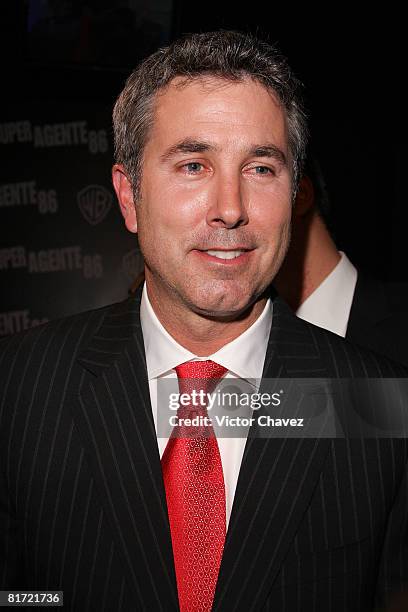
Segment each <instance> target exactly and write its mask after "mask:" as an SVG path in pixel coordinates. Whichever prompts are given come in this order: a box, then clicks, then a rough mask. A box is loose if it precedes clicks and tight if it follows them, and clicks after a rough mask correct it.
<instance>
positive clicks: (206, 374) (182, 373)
mask: <svg viewBox="0 0 408 612" xmlns="http://www.w3.org/2000/svg"><path fill="white" fill-rule="evenodd" d="M176 372H177V376H178V378H179V379H183V378H202V379H206V378H208V379H210V378H214V379H217V378H222V377H223V376H224V374H225V373H226V372H227V368H224V366H222V365H220V364H219V363H215V361H211V359H207V360H206V361H186V362H185V363H181V364H180V365H178V366H176Z"/></svg>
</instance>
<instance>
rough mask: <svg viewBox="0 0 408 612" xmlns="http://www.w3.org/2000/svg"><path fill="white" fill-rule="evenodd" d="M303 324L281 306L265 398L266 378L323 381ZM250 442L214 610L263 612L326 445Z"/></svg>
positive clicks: (310, 441)
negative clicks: (253, 611) (296, 378)
mask: <svg viewBox="0 0 408 612" xmlns="http://www.w3.org/2000/svg"><path fill="white" fill-rule="evenodd" d="M326 375H327V371H326V368H325V367H324V365H323V363H322V360H321V357H320V354H319V351H318V349H317V347H316V345H315V343H314V342H313V339H312V335H311V334H310V332H309V329H308V327H307V326H305V324H304V323H303V322H301V321H299V320H298V319H296V317H294V315H293V314H292V313H291V312H290V311H289V308H288V307H287V306H286V305H285V304H284V303H283V302H282V301H281V300H280V299H279V298H277V299H275V301H274V310H273V324H272V330H271V336H270V341H269V345H268V350H267V355H266V359H265V367H264V373H263V382H262V385H261V388H260V391H264V390H266V385H267V380H266V379H279V378H290V377H294V376H297V377H299V378H301V377H303V378H307V377H324V376H326ZM252 435H253V436H252V437H249V438H248V441H247V444H246V448H245V453H244V458H243V462H242V466H241V471H240V475H239V480H238V485H237V490H236V494H235V498H234V505H233V510H232V515H231V520H230V525H229V529H228V534H227V539H226V543H225V550H224V556H223V560H222V565H221V569H220V575H219V580H218V584H217V591H216V597H215V602H214V610H224V609H228V610H235V609H240V610H255V609H259V608H261V607H262V605H263V604H264V602H265V599H266V597H267V595H268V592H269V591H270V589H271V588H272V586H273V583H274V580H275V578H276V577H277V575H278V573H279V570H280V568H281V565H282V562H283V560H284V558H285V555H286V553H287V551H288V548H289V546H290V545H291V543H292V541H293V538H294V536H295V534H296V530H297V526H298V524H299V521H300V520H301V518H302V516H303V515H304V513H305V510H306V508H307V506H308V504H309V501H310V498H311V496H312V494H313V490H314V488H315V486H316V483H317V479H318V477H319V474H320V471H321V469H322V466H323V462H324V459H325V457H326V454H327V451H328V440H327V439H305V438H303V439H302V438H299V439H293V438H292V439H290V438H286V439H285V438H270V439H265V438H264V439H260V438H259V437H256V432H252Z"/></svg>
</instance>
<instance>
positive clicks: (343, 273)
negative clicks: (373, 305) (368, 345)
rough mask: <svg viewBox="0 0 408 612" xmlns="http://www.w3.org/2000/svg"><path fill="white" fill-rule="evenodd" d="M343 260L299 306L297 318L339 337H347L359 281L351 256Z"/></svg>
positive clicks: (344, 257)
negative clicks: (352, 305) (355, 291)
mask: <svg viewBox="0 0 408 612" xmlns="http://www.w3.org/2000/svg"><path fill="white" fill-rule="evenodd" d="M339 252H340V255H341V259H340V261H339V263H338V264H337V266H336V267H335V268H334V269H333V270H332V271H331V272H330V274H329V275H328V276H326V278H325V279H324V281H323V282H322V283H321V284H320V285H319V286H318V287H317V289H315V290H314V291H313V293H311V294H310V295H309V297H308V298H307V299H306V300H305V301H304V302H303V304H301V305H300V307H299V308H298V310H297V311H296V315H297V316H298V317H300V318H301V319H304V320H305V321H309V323H313V325H318V326H319V327H324V329H328V330H329V331H331V332H334V333H335V334H337V335H338V336H343V338H344V337H345V335H346V331H347V324H348V320H349V316H350V310H351V304H352V302H353V296H354V290H355V288H356V282H357V270H356V269H355V267H354V266H353V264H352V263H351V261H350V260H349V259H348V257H347V256H346V255H345V254H344V253H343V252H342V251H339Z"/></svg>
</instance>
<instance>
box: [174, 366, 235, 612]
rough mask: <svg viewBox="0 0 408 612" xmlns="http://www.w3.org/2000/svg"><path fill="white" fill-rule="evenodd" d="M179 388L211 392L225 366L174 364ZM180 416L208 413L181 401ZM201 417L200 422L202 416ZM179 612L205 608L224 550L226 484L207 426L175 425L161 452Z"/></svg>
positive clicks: (214, 440)
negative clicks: (182, 404) (183, 404)
mask: <svg viewBox="0 0 408 612" xmlns="http://www.w3.org/2000/svg"><path fill="white" fill-rule="evenodd" d="M176 372H177V376H178V380H179V390H180V393H188V394H189V395H190V397H191V395H192V391H197V392H200V391H203V392H204V393H211V392H212V391H213V390H214V389H215V387H216V385H217V383H218V382H219V379H220V378H221V377H222V376H224V374H225V373H226V372H227V370H226V368H224V367H223V366H220V365H218V364H217V363H214V361H189V362H186V363H183V364H181V365H180V366H177V367H176ZM177 416H178V417H179V418H191V417H196V416H198V417H202V418H203V419H204V418H205V417H208V412H207V407H206V405H200V406H195V405H193V403H192V404H190V405H188V406H185V407H184V406H180V408H179V409H178V412H177ZM201 422H202V421H201ZM162 470H163V479H164V486H165V489H166V498H167V508H168V513H169V521H170V531H171V539H172V544H173V555H174V565H175V569H176V578H177V589H178V596H179V603H180V610H181V612H209V611H210V610H211V607H212V603H213V599H214V593H215V586H216V584H217V579H218V572H219V569H220V564H221V557H222V553H223V549H224V542H225V532H226V518H225V485H224V476H223V472H222V464H221V457H220V451H219V448H218V444H217V438H216V437H215V434H214V430H213V428H212V425H208V424H205V425H202V424H200V425H198V426H197V427H195V426H194V427H183V426H182V425H181V426H179V427H175V428H174V429H173V432H172V434H171V436H170V438H169V441H168V443H167V446H166V448H165V451H164V453H163V457H162Z"/></svg>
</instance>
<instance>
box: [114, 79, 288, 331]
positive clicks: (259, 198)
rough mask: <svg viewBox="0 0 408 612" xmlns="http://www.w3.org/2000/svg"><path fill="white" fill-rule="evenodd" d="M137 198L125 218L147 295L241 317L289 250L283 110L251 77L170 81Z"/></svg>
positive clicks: (159, 104)
mask: <svg viewBox="0 0 408 612" xmlns="http://www.w3.org/2000/svg"><path fill="white" fill-rule="evenodd" d="M140 193H141V196H140V200H139V201H138V202H137V203H136V206H135V215H136V216H135V218H133V214H134V213H133V212H132V211H129V210H128V211H127V215H130V217H129V216H128V217H127V219H126V221H127V226H128V228H129V229H131V230H132V231H136V228H137V232H138V235H139V244H140V248H141V250H142V253H143V255H144V258H145V264H146V281H147V286H148V291H149V295H152V296H154V298H155V300H158V301H160V304H161V308H169V309H173V311H174V309H177V310H178V312H180V308H181V309H182V310H185V309H187V310H189V311H193V312H196V313H199V314H201V315H207V316H212V317H217V318H221V319H222V318H225V317H232V318H234V317H238V316H239V315H240V314H241V313H243V312H245V310H246V309H247V308H248V307H249V306H250V305H251V304H252V303H253V302H254V301H255V300H256V299H257V298H258V297H259V296H260V295H261V294H262V292H263V291H264V290H265V288H266V287H267V286H268V285H269V284H270V282H271V280H272V279H273V277H274V276H275V274H276V272H277V271H278V269H279V267H280V264H281V262H282V260H283V257H284V255H285V252H286V249H287V246H288V241H289V235H290V218H291V159H290V153H289V149H288V138H287V126H286V121H285V114H284V111H283V109H282V108H281V107H280V105H279V104H278V103H277V101H276V99H275V98H274V97H273V96H272V95H271V93H269V92H268V91H267V90H266V89H265V88H264V87H263V86H262V85H260V84H259V83H257V82H254V81H252V80H250V79H247V80H244V81H242V82H238V83H231V82H228V81H224V80H220V79H216V78H211V79H205V80H204V79H197V80H195V81H193V82H190V83H188V84H183V85H181V86H180V80H179V79H176V80H174V81H173V82H172V83H171V84H170V85H169V87H168V88H167V89H166V90H164V92H163V93H161V94H159V96H158V97H157V100H156V107H155V114H154V124H153V127H152V129H151V132H150V134H149V137H148V142H147V145H146V148H145V151H144V156H143V173H142V178H141V191H140ZM122 209H123V206H122Z"/></svg>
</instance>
